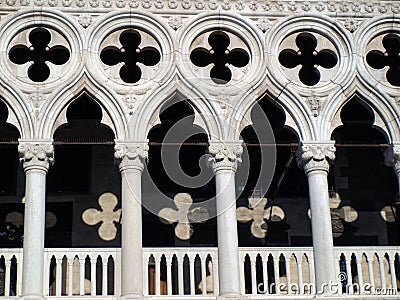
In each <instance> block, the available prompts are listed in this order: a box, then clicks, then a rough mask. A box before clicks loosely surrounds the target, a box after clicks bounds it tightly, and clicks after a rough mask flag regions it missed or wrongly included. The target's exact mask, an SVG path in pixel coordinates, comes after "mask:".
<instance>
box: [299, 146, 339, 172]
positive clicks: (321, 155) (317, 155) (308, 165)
mask: <svg viewBox="0 0 400 300" xmlns="http://www.w3.org/2000/svg"><path fill="white" fill-rule="evenodd" d="M335 151H336V148H335V146H334V144H333V142H332V143H319V144H317V143H307V142H302V143H301V146H300V147H299V149H298V150H297V152H296V156H297V163H298V165H299V166H300V167H302V168H304V171H305V172H306V173H309V172H311V171H314V170H322V171H326V172H328V171H329V165H330V163H332V162H333V161H334V160H335Z"/></svg>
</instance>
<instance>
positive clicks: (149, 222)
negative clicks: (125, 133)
mask: <svg viewBox="0 0 400 300" xmlns="http://www.w3.org/2000/svg"><path fill="white" fill-rule="evenodd" d="M159 118H160V121H161V123H160V124H159V125H156V126H154V127H153V128H152V129H151V130H150V132H149V134H148V139H149V162H148V165H147V170H145V172H144V174H143V207H144V209H143V229H144V231H143V244H144V246H153V247H154V246H190V245H198V246H201V245H207V246H214V245H216V221H215V219H210V218H206V219H204V220H202V221H200V222H190V224H188V223H186V224H185V225H184V224H183V223H182V222H178V221H177V218H180V217H183V218H188V220H189V218H191V217H196V216H198V215H199V214H201V213H205V214H208V215H211V214H212V210H215V208H214V204H213V203H212V204H211V205H210V204H207V203H210V202H213V201H212V199H213V198H214V196H215V183H214V179H213V173H212V170H211V169H210V168H208V167H207V157H206V154H207V151H208V137H207V134H206V132H205V131H204V129H203V128H201V127H199V126H197V125H195V124H194V119H195V111H194V108H193V106H192V105H191V103H190V102H189V101H171V102H168V103H166V104H165V105H164V106H163V107H162V108H161V110H160V114H159ZM179 199H184V201H189V202H188V203H187V205H186V206H185V208H183V209H179V208H178V206H177V205H176V203H177V201H178V202H179V201H181V200H179ZM182 201H183V200H182ZM206 206H207V207H206ZM165 209H167V211H166V213H167V215H168V214H171V211H174V212H173V214H174V215H175V218H174V217H172V220H171V221H170V222H166V221H165V218H164V220H163V218H160V217H159V215H160V214H162V213H161V211H162V210H164V211H165ZM177 226H179V227H178V228H177ZM180 229H182V230H183V231H182V232H186V234H185V235H183V234H180V232H181V231H180ZM189 231H190V234H189Z"/></svg>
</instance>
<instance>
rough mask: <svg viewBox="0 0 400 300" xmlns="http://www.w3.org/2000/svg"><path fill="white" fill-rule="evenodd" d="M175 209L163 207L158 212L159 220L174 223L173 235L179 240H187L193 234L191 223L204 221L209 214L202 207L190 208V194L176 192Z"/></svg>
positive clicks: (191, 201) (191, 202)
mask: <svg viewBox="0 0 400 300" xmlns="http://www.w3.org/2000/svg"><path fill="white" fill-rule="evenodd" d="M174 204H175V206H176V209H173V208H170V207H165V208H163V209H161V210H160V211H159V212H158V217H159V218H160V221H161V222H163V223H164V224H174V223H176V226H175V236H176V237H177V238H178V239H181V240H184V241H186V240H189V239H190V237H191V236H192V235H193V233H194V231H193V227H192V225H191V223H197V224H199V223H204V222H206V221H207V220H208V219H209V218H210V216H209V212H208V210H207V209H206V208H204V207H195V208H192V205H193V199H192V197H191V196H190V194H187V193H178V194H176V195H175V197H174Z"/></svg>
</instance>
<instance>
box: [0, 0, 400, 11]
mask: <svg viewBox="0 0 400 300" xmlns="http://www.w3.org/2000/svg"><path fill="white" fill-rule="evenodd" d="M4 3H5V5H7V6H11V7H12V6H17V5H21V6H30V5H32V4H34V5H35V6H39V7H46V6H47V7H66V8H70V7H77V8H106V9H111V8H142V9H146V10H166V9H168V10H190V9H191V10H222V11H240V12H249V13H250V12H253V13H254V12H267V11H268V12H280V13H282V12H294V11H304V12H309V11H315V12H328V13H337V14H346V13H347V14H348V13H350V12H353V13H358V14H379V13H380V14H386V13H395V14H396V13H399V11H400V8H399V5H398V4H397V3H390V1H387V2H382V1H378V0H376V1H368V2H361V1H358V0H353V1H345V0H343V1H321V0H314V1H303V0H301V1H300V0H298V1H293V0H280V1H256V0H236V1H235V0H234V1H229V0H209V1H206V0H19V1H18V0H5V1H4Z"/></svg>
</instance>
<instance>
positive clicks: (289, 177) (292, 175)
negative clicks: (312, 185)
mask: <svg viewBox="0 0 400 300" xmlns="http://www.w3.org/2000/svg"><path fill="white" fill-rule="evenodd" d="M258 104H259V107H260V108H261V110H260V109H258V108H257V109H253V110H252V114H251V119H252V122H253V125H251V126H248V127H246V128H245V129H244V130H243V131H242V133H241V136H242V139H243V140H244V142H245V144H246V147H245V152H244V154H243V158H244V160H243V164H249V165H250V174H249V178H248V179H247V178H244V179H247V181H243V182H241V181H240V178H241V177H243V176H242V174H241V173H242V170H241V168H239V169H238V174H237V178H238V181H237V185H238V190H239V192H240V197H239V200H238V203H237V205H238V206H239V207H240V206H244V207H248V205H249V204H248V198H249V197H254V198H257V197H266V198H267V199H268V202H267V204H266V206H265V207H266V208H268V207H273V206H278V207H280V208H282V209H283V211H284V213H285V217H284V219H283V220H281V221H277V222H275V221H276V220H273V218H272V217H269V218H268V219H267V220H266V219H264V220H265V222H266V227H265V228H264V229H265V230H266V236H265V238H256V237H254V236H253V235H252V234H250V225H251V222H247V223H244V224H243V223H239V244H240V245H241V246H256V245H275V246H289V245H311V230H310V222H309V220H308V219H307V209H308V207H309V204H308V185H307V178H306V176H305V175H304V172H303V171H302V170H301V169H299V168H298V166H297V163H296V157H295V152H296V150H297V148H298V143H299V139H298V137H297V135H296V134H295V133H294V132H293V131H292V130H291V129H289V128H287V127H285V126H284V124H285V118H286V117H285V113H284V112H283V110H282V109H281V108H279V106H278V105H277V104H276V103H274V102H273V101H271V99H269V98H268V97H265V98H263V99H261V100H260V101H259V103H258ZM263 115H264V116H263ZM265 116H266V117H267V118H268V121H269V123H270V125H271V128H272V131H273V135H274V139H270V138H268V137H267V136H257V134H256V132H261V133H263V132H264V131H265V130H267V125H266V124H265V121H264V120H265ZM261 147H276V167H275V171H274V175H273V178H272V182H271V184H270V186H269V188H268V190H260V189H259V187H257V186H256V182H257V180H258V178H259V176H260V164H261V160H260V157H261ZM246 152H247V153H248V159H247V153H246Z"/></svg>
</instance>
